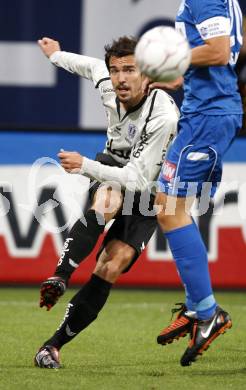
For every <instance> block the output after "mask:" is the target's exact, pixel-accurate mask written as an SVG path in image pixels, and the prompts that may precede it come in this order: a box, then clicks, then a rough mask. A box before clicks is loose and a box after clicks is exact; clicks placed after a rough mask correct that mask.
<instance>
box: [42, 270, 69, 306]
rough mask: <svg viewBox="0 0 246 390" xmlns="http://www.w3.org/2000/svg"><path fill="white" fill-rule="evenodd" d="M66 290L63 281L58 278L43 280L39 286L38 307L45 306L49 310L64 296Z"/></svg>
mask: <svg viewBox="0 0 246 390" xmlns="http://www.w3.org/2000/svg"><path fill="white" fill-rule="evenodd" d="M65 290H66V283H65V281H64V280H63V279H62V278H60V277H59V276H52V277H51V278H48V279H47V280H45V281H44V282H43V283H42V284H41V286H40V303H39V306H40V307H43V306H46V308H47V310H50V309H51V308H52V307H53V306H54V305H55V304H56V302H57V301H58V299H59V298H60V297H61V296H62V295H63V294H64V292H65Z"/></svg>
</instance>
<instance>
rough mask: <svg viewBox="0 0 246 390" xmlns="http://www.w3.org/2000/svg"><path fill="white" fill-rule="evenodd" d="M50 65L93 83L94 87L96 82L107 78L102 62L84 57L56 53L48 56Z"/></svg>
mask: <svg viewBox="0 0 246 390" xmlns="http://www.w3.org/2000/svg"><path fill="white" fill-rule="evenodd" d="M50 61H51V62H52V64H54V65H56V66H58V67H60V68H63V69H65V70H67V71H68V72H70V73H75V74H77V75H79V76H82V77H84V78H86V79H88V80H91V81H93V83H94V85H95V86H96V85H97V83H98V81H100V80H101V79H102V78H104V77H108V75H109V74H108V70H107V67H106V65H105V62H104V61H103V60H100V59H97V58H93V57H87V56H84V55H79V54H74V53H68V52H65V51H56V52H55V53H53V54H52V55H51V56H50Z"/></svg>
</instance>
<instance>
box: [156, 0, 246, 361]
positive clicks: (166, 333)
mask: <svg viewBox="0 0 246 390" xmlns="http://www.w3.org/2000/svg"><path fill="white" fill-rule="evenodd" d="M241 25H242V14H241V10H240V7H239V4H238V1H237V0H199V1H198V0H183V1H182V3H181V5H180V8H179V11H178V15H177V18H176V28H177V29H178V30H180V31H181V32H182V33H183V34H185V36H186V37H187V39H188V41H189V44H190V46H191V49H192V59H191V66H190V67H189V69H188V71H187V72H186V74H185V75H184V101H183V105H182V108H181V118H180V121H179V132H178V135H177V137H176V138H175V139H174V141H173V143H172V145H171V146H170V149H169V151H168V152H167V155H166V160H165V162H164V164H163V168H162V171H161V174H160V176H159V185H160V192H159V193H158V194H157V197H156V204H157V205H158V206H161V207H162V211H161V212H160V213H159V216H158V221H159V224H160V226H161V228H162V231H163V232H164V233H165V236H166V238H167V240H168V243H169V246H170V249H171V251H172V254H173V257H174V259H175V262H176V266H177V269H178V272H179V275H180V277H181V280H182V282H183V284H184V287H185V291H186V304H185V305H183V306H182V307H181V308H180V312H179V314H178V315H177V318H176V320H175V321H174V322H173V323H171V324H170V325H169V326H168V327H167V328H165V329H163V331H162V332H161V334H160V335H159V336H158V337H157V342H158V343H159V344H162V345H165V344H167V343H171V342H172V341H173V340H174V339H178V338H179V337H181V336H184V335H185V334H187V333H190V342H189V345H188V348H187V349H186V351H185V352H184V354H183V356H182V357H181V365H182V366H188V365H190V364H191V363H192V362H193V361H195V360H196V358H197V356H198V355H201V354H202V353H203V352H204V351H205V350H206V349H207V348H208V346H209V345H210V343H211V342H212V341H213V340H214V339H215V338H216V337H217V336H219V334H222V333H224V332H225V330H226V329H229V328H230V327H231V325H232V322H231V318H230V315H229V314H228V313H227V312H225V311H224V310H223V309H221V308H220V307H219V306H218V305H217V303H216V300H215V298H214V295H213V291H212V287H211V282H210V276H209V270H208V258H207V251H206V248H205V245H204V243H203V241H202V239H201V236H200V232H199V230H198V228H197V226H196V224H195V223H194V221H193V219H192V217H191V216H190V215H189V213H187V211H186V210H187V204H188V202H189V200H190V205H191V204H192V203H193V200H194V199H195V197H200V196H201V195H203V194H205V193H207V196H209V195H210V196H211V197H212V196H213V195H214V193H215V190H216V186H217V184H218V183H219V182H220V181H221V175H222V158H223V155H224V153H225V152H226V150H227V149H228V147H229V146H230V144H231V142H232V141H233V139H234V137H235V136H236V134H237V132H238V130H239V129H240V128H241V125H242V105H241V99H240V95H239V93H238V87H237V76H236V73H235V71H234V67H235V64H236V61H237V58H238V55H239V51H240V47H241V45H242V26H241ZM173 202H176V204H175V206H176V208H175V215H169V214H170V213H168V210H167V208H168V207H167V205H169V206H170V205H172V204H173ZM189 208H190V207H189Z"/></svg>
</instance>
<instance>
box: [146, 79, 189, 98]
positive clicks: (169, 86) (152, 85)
mask: <svg viewBox="0 0 246 390" xmlns="http://www.w3.org/2000/svg"><path fill="white" fill-rule="evenodd" d="M183 82H184V79H183V77H182V76H180V77H179V78H177V79H176V80H174V81H170V82H168V83H164V82H162V81H160V82H157V81H151V80H150V79H148V78H146V79H145V80H144V81H143V84H142V91H143V92H144V93H145V95H149V94H150V92H151V91H152V90H153V89H156V88H158V89H163V90H164V91H176V90H177V89H179V88H180V87H181V86H182V85H183Z"/></svg>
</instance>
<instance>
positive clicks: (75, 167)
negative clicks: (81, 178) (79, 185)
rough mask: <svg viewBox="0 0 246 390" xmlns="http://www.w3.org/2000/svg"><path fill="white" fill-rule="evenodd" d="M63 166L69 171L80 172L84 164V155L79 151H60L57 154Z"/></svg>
mask: <svg viewBox="0 0 246 390" xmlns="http://www.w3.org/2000/svg"><path fill="white" fill-rule="evenodd" d="M57 156H58V157H59V159H60V164H61V166H62V167H63V168H64V169H65V171H66V172H68V173H79V171H80V169H81V167H82V165H83V156H81V154H79V153H77V152H67V151H60V152H59V153H58V155H57Z"/></svg>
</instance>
